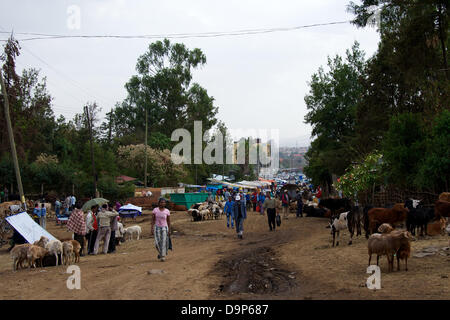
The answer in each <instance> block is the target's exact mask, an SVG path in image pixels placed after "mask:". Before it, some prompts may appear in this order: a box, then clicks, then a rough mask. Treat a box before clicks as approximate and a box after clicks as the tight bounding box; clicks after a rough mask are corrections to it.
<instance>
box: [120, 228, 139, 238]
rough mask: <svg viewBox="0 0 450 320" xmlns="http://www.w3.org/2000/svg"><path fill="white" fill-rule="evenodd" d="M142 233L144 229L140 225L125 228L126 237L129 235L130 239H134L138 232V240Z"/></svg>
mask: <svg viewBox="0 0 450 320" xmlns="http://www.w3.org/2000/svg"><path fill="white" fill-rule="evenodd" d="M141 233H142V229H141V227H140V226H132V227H128V228H125V229H124V230H123V235H124V237H125V238H126V236H128V238H129V239H130V240H133V234H136V235H137V240H139V238H140V236H141Z"/></svg>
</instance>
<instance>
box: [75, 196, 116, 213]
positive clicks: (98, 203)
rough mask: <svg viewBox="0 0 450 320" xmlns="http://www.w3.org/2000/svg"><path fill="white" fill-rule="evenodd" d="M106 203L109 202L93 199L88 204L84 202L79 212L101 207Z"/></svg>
mask: <svg viewBox="0 0 450 320" xmlns="http://www.w3.org/2000/svg"><path fill="white" fill-rule="evenodd" d="M108 202H109V200H106V199H103V198H94V199H91V200H89V201H88V202H86V203H85V204H84V205H83V208H81V210H83V211H88V210H91V207H93V206H95V205H98V206H101V205H103V204H105V203H108Z"/></svg>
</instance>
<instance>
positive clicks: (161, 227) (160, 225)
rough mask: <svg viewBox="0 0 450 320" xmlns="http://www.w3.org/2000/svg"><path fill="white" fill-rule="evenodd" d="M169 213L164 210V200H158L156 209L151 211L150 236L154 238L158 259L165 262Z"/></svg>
mask: <svg viewBox="0 0 450 320" xmlns="http://www.w3.org/2000/svg"><path fill="white" fill-rule="evenodd" d="M169 234H170V211H169V210H168V209H166V200H165V199H164V198H160V199H159V201H158V208H155V209H154V210H153V218H152V235H154V236H155V246H156V249H157V250H158V259H159V260H161V261H166V256H167V252H168V250H169Z"/></svg>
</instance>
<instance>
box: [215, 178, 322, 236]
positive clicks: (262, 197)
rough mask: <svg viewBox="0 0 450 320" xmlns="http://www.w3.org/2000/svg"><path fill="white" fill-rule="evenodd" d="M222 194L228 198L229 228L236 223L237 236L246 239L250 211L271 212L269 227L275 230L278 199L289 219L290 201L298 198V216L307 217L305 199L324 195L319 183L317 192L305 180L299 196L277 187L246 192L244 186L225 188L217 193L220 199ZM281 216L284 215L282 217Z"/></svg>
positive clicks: (285, 217) (318, 197)
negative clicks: (244, 233) (245, 224)
mask: <svg viewBox="0 0 450 320" xmlns="http://www.w3.org/2000/svg"><path fill="white" fill-rule="evenodd" d="M222 195H223V197H224V198H225V199H226V202H225V206H224V209H223V210H224V213H225V215H226V217H227V218H226V220H227V228H230V227H231V228H232V229H234V227H235V226H236V233H237V237H238V238H239V239H243V232H244V220H245V219H246V218H247V211H250V210H252V211H253V212H259V214H260V215H264V214H265V212H267V222H268V224H269V230H270V231H275V229H276V226H277V223H276V220H277V216H279V214H280V212H278V206H277V201H276V199H279V200H280V201H281V208H282V209H281V210H282V213H283V218H284V219H289V210H290V204H291V203H292V202H296V206H297V208H296V217H297V218H301V217H303V212H302V211H303V200H304V199H307V200H312V199H316V201H317V202H319V201H320V198H321V197H322V189H321V187H320V186H319V187H318V188H317V189H316V191H315V192H313V190H312V189H311V188H309V187H308V186H306V184H303V185H300V186H299V187H298V188H297V190H296V192H295V197H292V199H291V196H290V195H289V193H288V190H287V189H284V191H281V189H277V190H275V189H274V188H271V189H270V190H267V191H265V192H264V191H253V192H246V193H244V192H243V191H242V188H240V189H238V190H235V189H227V188H224V189H223V190H222V191H221V192H220V193H219V195H217V194H216V199H217V197H219V198H218V200H219V201H220V199H221V198H220V197H221V196H222ZM213 200H214V196H213V195H212V194H211V193H209V196H208V201H209V202H212V201H213ZM278 219H281V218H280V217H278Z"/></svg>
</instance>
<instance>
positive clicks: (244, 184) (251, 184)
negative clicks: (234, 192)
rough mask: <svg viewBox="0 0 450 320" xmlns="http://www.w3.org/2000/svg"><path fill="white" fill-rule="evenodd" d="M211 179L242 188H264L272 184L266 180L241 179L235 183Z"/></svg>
mask: <svg viewBox="0 0 450 320" xmlns="http://www.w3.org/2000/svg"><path fill="white" fill-rule="evenodd" d="M208 180H209V181H211V182H213V183H217V184H222V185H223V186H226V187H232V188H242V189H262V188H264V187H266V186H270V183H268V182H264V181H240V182H235V183H230V182H225V181H220V180H216V179H211V178H210V179H208Z"/></svg>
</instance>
